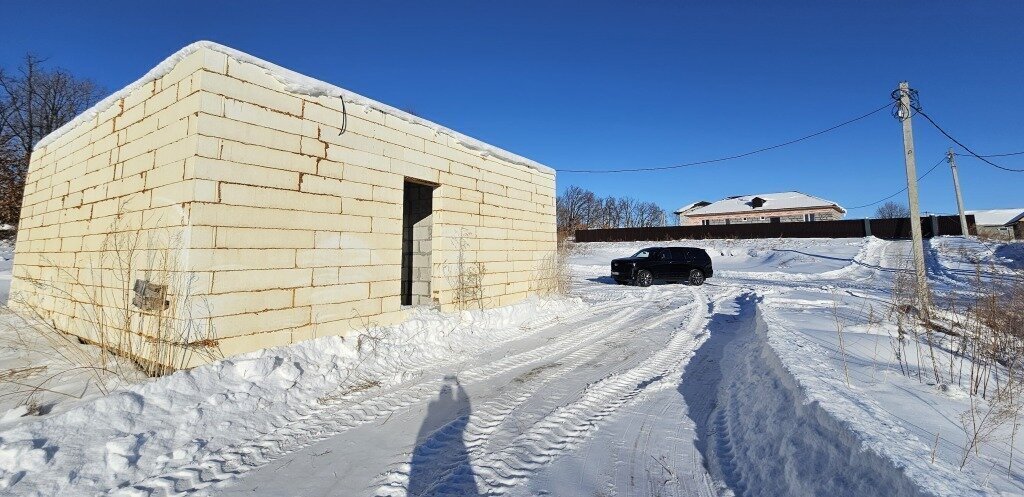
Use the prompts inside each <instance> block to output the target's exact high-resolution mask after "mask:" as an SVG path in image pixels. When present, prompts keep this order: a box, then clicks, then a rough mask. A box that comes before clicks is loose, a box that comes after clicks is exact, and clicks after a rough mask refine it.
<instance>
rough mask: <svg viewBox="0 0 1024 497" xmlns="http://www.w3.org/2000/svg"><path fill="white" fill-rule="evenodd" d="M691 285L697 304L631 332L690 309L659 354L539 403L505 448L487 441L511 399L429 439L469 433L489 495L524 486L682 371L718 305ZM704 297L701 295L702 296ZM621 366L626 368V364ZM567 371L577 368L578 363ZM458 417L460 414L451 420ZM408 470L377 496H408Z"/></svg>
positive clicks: (400, 468)
mask: <svg viewBox="0 0 1024 497" xmlns="http://www.w3.org/2000/svg"><path fill="white" fill-rule="evenodd" d="M689 290H690V293H691V295H693V296H694V297H695V298H694V300H693V301H692V302H691V303H690V304H688V305H686V306H684V307H681V308H677V309H674V310H671V311H669V312H666V313H663V314H662V315H660V316H658V317H656V318H654V320H653V321H650V322H648V323H647V324H646V325H644V326H641V327H639V328H633V329H631V330H628V331H626V333H627V334H632V333H635V332H637V331H639V330H652V329H657V328H659V327H662V326H664V325H665V324H666V323H668V322H672V321H676V320H678V319H679V318H680V317H682V316H685V315H689V318H688V319H687V320H686V321H685V323H684V324H682V325H681V326H679V327H677V328H674V329H673V330H672V331H671V333H670V335H669V338H668V340H667V343H666V344H665V345H664V346H662V347H661V348H660V349H658V351H657V352H655V353H654V355H653V356H652V357H650V358H648V359H646V360H644V361H640V362H639V364H638V365H635V366H630V367H628V369H626V370H624V371H621V372H615V373H612V374H609V375H607V376H605V377H604V378H602V379H600V380H598V381H596V382H593V383H590V384H588V385H587V386H586V387H585V388H584V389H583V390H582V391H580V392H578V395H577V396H576V398H575V400H573V401H571V402H569V403H566V404H563V405H558V406H555V407H553V408H551V409H546V408H543V407H542V408H539V409H538V408H534V409H532V410H535V411H541V412H546V413H547V414H545V415H544V416H542V417H541V418H540V419H538V420H537V421H535V422H534V423H533V424H532V425H530V426H529V427H528V428H527V429H526V430H525V431H523V432H522V433H520V434H519V435H517V436H515V437H513V438H512V439H511V440H510V441H508V442H507V443H504V444H502V447H501V448H500V449H499V450H497V451H493V452H492V451H487V450H485V447H484V445H485V444H486V442H487V440H488V438H489V437H490V436H491V435H493V434H494V433H495V430H496V427H497V426H498V425H499V424H500V423H501V421H500V419H499V418H502V417H507V416H509V414H510V413H511V412H512V411H513V410H514V409H515V406H514V405H510V404H515V402H495V403H492V404H489V405H485V406H484V407H483V408H478V411H477V413H475V414H472V415H470V416H469V418H470V419H469V423H468V425H467V429H466V432H465V435H463V434H462V433H460V432H459V431H457V430H450V431H449V430H444V429H443V428H442V429H441V430H438V432H436V436H437V437H439V438H441V439H440V440H429V439H428V440H426V441H424V442H422V443H427V444H437V445H439V446H442V447H443V446H444V445H446V444H448V443H451V442H452V441H453V440H451V439H454V438H455V437H463V436H464V442H465V444H466V447H467V450H468V451H469V453H470V459H471V460H472V461H473V462H472V466H473V470H474V472H475V473H476V474H477V478H478V481H480V482H482V483H483V484H484V485H485V486H486V490H485V492H484V493H486V494H487V495H501V494H504V493H506V492H507V491H508V490H509V489H511V488H513V487H516V486H518V485H520V484H522V483H523V482H524V481H526V480H528V479H529V478H530V477H531V475H533V474H534V473H535V472H536V471H537V470H539V469H541V468H542V467H544V466H545V465H546V464H548V463H550V462H551V461H553V460H554V459H555V458H557V457H558V456H560V455H562V454H564V453H566V452H567V451H570V450H572V449H573V448H575V447H576V446H578V444H579V443H580V442H581V441H583V440H584V439H586V438H587V437H588V436H589V435H590V434H591V433H592V432H593V430H594V429H596V427H597V426H598V423H599V422H600V421H601V420H603V419H605V418H607V417H608V416H610V415H612V414H614V413H616V412H618V411H619V410H620V409H621V408H622V407H623V406H624V405H626V404H627V403H629V402H630V401H632V400H633V399H635V398H636V397H637V396H638V395H640V393H641V392H642V391H643V390H644V389H645V388H647V387H648V386H650V385H651V384H653V383H655V382H657V381H660V380H661V379H662V378H666V377H670V376H672V374H673V372H676V371H678V370H679V368H680V367H681V365H682V363H684V362H685V361H686V360H687V358H688V357H689V355H690V354H689V353H690V352H691V351H692V350H693V348H694V345H695V342H696V341H697V340H698V338H697V336H698V332H699V330H701V329H703V327H704V325H705V324H706V322H707V320H708V310H707V309H710V308H711V306H709V305H708V303H709V302H710V300H709V299H708V298H707V296H706V294H705V292H703V291H702V290H697V289H694V288H690V289H689ZM697 297H702V298H700V299H697ZM694 311H700V312H694ZM618 365H619V366H621V364H618ZM564 369H565V370H566V371H569V370H571V368H564ZM557 377H558V374H552V375H551V376H550V377H549V378H547V380H545V381H544V382H543V383H544V384H546V383H548V382H550V381H551V380H553V379H556V378H557ZM542 386H543V384H541V385H536V386H535V388H534V389H531V392H529V393H526V392H524V394H523V395H521V396H519V398H520V399H527V398H530V395H531V394H532V390H536V389H539V388H540V387H542ZM548 397H550V398H554V399H558V398H560V396H558V395H553V396H548V395H545V398H548ZM456 422H459V420H456V421H453V422H452V423H453V424H454V423H456ZM409 456H410V454H405V455H404V458H405V460H408V458H409ZM460 464H461V463H460ZM457 470H458V468H455V467H451V468H446V469H445V470H444V471H441V474H442V475H443V474H452V473H453V472H455V471H457ZM409 471H410V466H409V464H407V463H398V464H395V466H394V467H393V468H392V469H391V470H389V471H387V472H385V473H383V474H382V475H381V476H380V477H379V479H378V480H379V481H380V480H383V481H382V484H381V486H380V487H378V489H377V495H378V496H388V497H404V496H405V495H406V492H405V485H406V484H407V482H408V475H409ZM440 490H441V491H442V493H441V494H446V493H445V492H448V493H450V494H451V495H459V494H460V492H462V491H464V490H467V489H462V488H441V489H440Z"/></svg>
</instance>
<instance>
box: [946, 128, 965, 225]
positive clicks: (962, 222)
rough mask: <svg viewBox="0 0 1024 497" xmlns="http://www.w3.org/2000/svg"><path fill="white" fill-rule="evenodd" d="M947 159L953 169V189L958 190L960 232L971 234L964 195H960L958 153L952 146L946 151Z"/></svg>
mask: <svg viewBox="0 0 1024 497" xmlns="http://www.w3.org/2000/svg"><path fill="white" fill-rule="evenodd" d="M946 160H948V161H949V168H950V169H952V170H953V189H954V190H956V209H957V210H958V211H959V212H960V233H961V234H962V235H963V236H969V235H970V234H971V233H970V232H969V231H967V215H966V214H964V197H963V196H962V195H960V175H959V174H957V172H956V154H954V153H953V148H952V147H950V149H949V152H946Z"/></svg>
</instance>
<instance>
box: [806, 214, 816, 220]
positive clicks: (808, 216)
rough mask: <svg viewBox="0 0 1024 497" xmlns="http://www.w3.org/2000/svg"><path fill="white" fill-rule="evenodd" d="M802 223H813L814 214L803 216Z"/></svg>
mask: <svg viewBox="0 0 1024 497" xmlns="http://www.w3.org/2000/svg"><path fill="white" fill-rule="evenodd" d="M804 221H814V214H813V213H811V214H804Z"/></svg>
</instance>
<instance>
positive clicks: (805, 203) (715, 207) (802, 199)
mask: <svg viewBox="0 0 1024 497" xmlns="http://www.w3.org/2000/svg"><path fill="white" fill-rule="evenodd" d="M755 198H760V199H762V200H764V204H763V205H761V206H760V207H754V202H753V200H754V199H755ZM815 207H832V208H835V209H837V210H839V212H846V209H843V208H842V207H840V206H839V204H837V203H835V202H832V201H830V200H825V199H821V198H818V197H815V196H812V195H807V194H806V193H800V192H779V193H759V194H756V195H739V196H735V197H728V198H724V199H722V200H719V201H717V202H713V203H712V204H710V205H707V206H704V207H701V208H699V209H696V210H694V211H691V212H690V213H689V215H690V216H702V215H709V214H731V213H734V212H735V213H746V212H752V211H755V210H756V211H769V210H783V209H812V208H815Z"/></svg>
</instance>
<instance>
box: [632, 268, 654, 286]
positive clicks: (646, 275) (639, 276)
mask: <svg viewBox="0 0 1024 497" xmlns="http://www.w3.org/2000/svg"><path fill="white" fill-rule="evenodd" d="M653 282H654V275H652V274H651V272H650V271H648V270H646V269H641V270H640V271H637V273H636V286H651V283H653Z"/></svg>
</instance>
